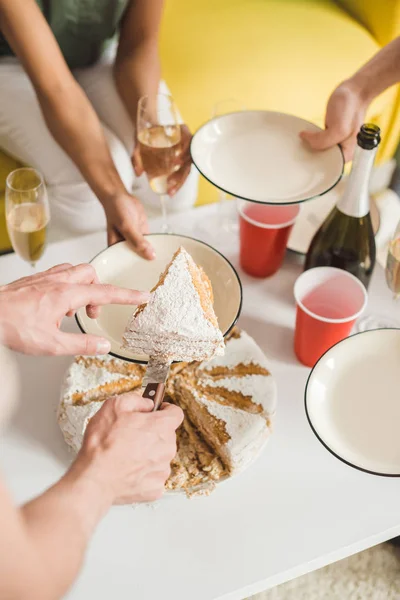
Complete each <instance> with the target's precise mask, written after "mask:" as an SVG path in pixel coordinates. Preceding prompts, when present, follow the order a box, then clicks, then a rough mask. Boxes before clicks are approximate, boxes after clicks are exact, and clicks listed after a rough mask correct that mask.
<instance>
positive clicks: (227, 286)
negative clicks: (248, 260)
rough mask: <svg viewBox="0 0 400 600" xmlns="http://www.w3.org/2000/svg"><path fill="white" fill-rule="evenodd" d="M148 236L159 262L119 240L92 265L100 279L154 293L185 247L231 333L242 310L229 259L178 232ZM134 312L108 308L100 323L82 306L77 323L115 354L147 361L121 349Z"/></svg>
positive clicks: (224, 329) (225, 329) (222, 324)
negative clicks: (106, 342)
mask: <svg viewBox="0 0 400 600" xmlns="http://www.w3.org/2000/svg"><path fill="white" fill-rule="evenodd" d="M147 237H148V238H149V239H150V241H151V243H152V245H153V247H154V250H155V251H156V255H157V258H156V259H155V260H152V261H148V260H144V259H143V258H140V257H139V256H138V255H137V254H135V253H134V252H133V250H131V248H130V247H129V246H128V244H127V243H126V242H119V243H118V244H114V245H113V246H110V247H109V248H106V249H105V250H103V252H100V254H98V255H97V256H96V257H95V258H94V259H93V260H92V261H91V264H92V265H93V266H94V268H95V269H96V272H97V275H98V277H99V279H100V281H101V282H102V283H111V284H113V285H118V286H120V287H126V288H131V289H137V290H141V291H147V290H151V289H152V288H153V287H154V285H155V284H156V283H157V282H158V279H159V277H160V274H161V273H162V272H163V271H164V269H165V267H166V266H167V264H168V263H169V262H170V260H171V258H172V256H173V254H174V253H175V252H176V250H178V248H179V247H180V246H183V247H184V248H185V249H186V250H187V251H188V252H189V254H191V256H192V257H193V260H194V261H195V262H196V263H197V264H198V265H200V266H201V267H203V269H204V271H205V273H206V274H207V275H208V277H209V279H210V281H211V285H212V288H213V293H214V309H215V313H216V315H217V318H218V323H219V326H220V329H221V331H222V333H223V334H224V335H225V334H226V333H228V331H229V330H230V329H232V327H233V325H234V324H235V323H236V321H237V319H238V317H239V314H240V310H241V307H242V286H241V283H240V279H239V276H238V274H237V273H236V271H235V269H234V268H233V266H232V265H231V263H230V262H229V261H228V259H227V258H225V256H223V255H222V254H220V253H219V252H218V251H217V250H215V249H214V248H212V247H211V246H209V245H208V244H205V243H204V242H200V241H199V240H195V239H193V238H190V237H186V236H181V235H174V234H151V235H149V236H147ZM133 310H134V308H133V307H132V306H117V305H115V306H103V308H102V309H101V313H100V316H99V317H98V318H97V319H89V317H88V316H87V314H86V310H85V309H84V308H82V309H80V310H79V311H78V312H77V314H76V320H77V323H78V325H79V327H80V329H81V330H82V331H83V332H85V333H91V334H94V335H99V336H102V337H105V338H107V339H108V340H110V342H111V352H110V354H111V355H112V356H115V357H117V358H121V359H123V360H128V361H130V362H147V361H148V357H147V356H142V355H137V354H133V353H132V352H129V351H128V350H125V349H123V348H122V346H121V344H122V335H123V333H124V330H125V327H126V325H127V323H128V320H129V318H130V316H131V315H132V312H133Z"/></svg>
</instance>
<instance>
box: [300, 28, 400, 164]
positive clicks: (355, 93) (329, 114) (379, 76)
mask: <svg viewBox="0 0 400 600" xmlns="http://www.w3.org/2000/svg"><path fill="white" fill-rule="evenodd" d="M399 81H400V37H398V38H396V39H395V40H393V41H392V42H391V43H390V44H388V45H387V46H385V47H384V48H382V50H380V51H379V52H378V53H377V54H376V55H375V56H374V57H373V58H372V59H371V60H370V61H368V62H367V63H366V64H365V65H364V66H363V67H361V69H359V70H358V71H357V72H356V73H355V74H354V75H353V76H352V77H350V79H347V80H346V81H344V82H343V83H341V84H340V85H339V86H338V87H337V88H336V89H335V90H334V92H333V93H332V95H331V97H330V98H329V101H328V105H327V109H326V117H325V130H324V131H322V132H318V133H310V132H302V133H301V137H302V138H303V139H304V140H306V141H307V142H308V143H309V144H310V146H311V147H312V148H313V149H315V150H325V149H326V148H330V147H331V146H334V145H335V144H340V145H341V146H342V149H343V152H344V156H345V159H346V161H347V160H350V159H351V158H352V156H353V152H354V148H355V144H356V136H357V133H358V131H359V128H360V126H361V125H362V123H363V122H364V119H365V114H366V111H367V109H368V106H369V105H370V103H371V102H372V100H373V99H374V98H375V97H376V96H378V95H379V94H381V93H382V92H383V91H384V90H386V89H387V88H388V87H390V86H392V85H395V84H396V83H398V82H399Z"/></svg>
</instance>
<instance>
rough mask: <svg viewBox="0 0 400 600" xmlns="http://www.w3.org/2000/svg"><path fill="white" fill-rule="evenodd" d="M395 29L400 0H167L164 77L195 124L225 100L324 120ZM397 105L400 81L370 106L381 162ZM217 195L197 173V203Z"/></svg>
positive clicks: (396, 120)
mask: <svg viewBox="0 0 400 600" xmlns="http://www.w3.org/2000/svg"><path fill="white" fill-rule="evenodd" d="M397 35H400V1H399V0H340V1H337V2H335V1H334V0H167V2H166V8H165V14H164V19H163V25H162V35H161V58H162V67H163V77H164V78H165V80H166V81H167V82H168V85H169V87H170V90H171V93H172V95H173V96H174V97H175V99H176V100H177V102H178V105H179V107H180V109H181V112H182V114H183V117H184V118H185V120H186V121H187V123H188V124H189V126H190V127H191V128H192V130H196V129H197V128H198V127H199V126H200V125H201V124H202V123H204V122H205V121H206V120H208V119H209V118H210V115H211V111H212V107H213V104H215V103H216V102H218V101H220V100H223V99H227V98H236V99H238V100H239V101H240V102H241V103H242V104H243V105H244V106H246V107H247V108H257V109H268V110H277V111H282V112H288V113H292V114H295V115H298V116H300V117H303V118H305V119H308V120H310V121H313V122H315V123H317V124H319V125H320V126H323V122H324V114H325V106H326V101H327V99H328V96H329V94H330V93H331V91H332V90H333V89H334V88H335V86H336V85H337V84H338V83H339V82H340V81H342V80H343V79H345V78H347V77H349V76H350V75H351V74H352V73H354V71H356V70H357V69H358V68H359V67H360V66H361V65H362V64H364V63H365V62H366V61H367V60H368V59H369V58H370V57H371V56H372V55H373V54H375V53H376V52H377V51H378V50H379V49H380V48H381V47H382V46H384V45H385V44H387V43H388V42H390V41H391V40H392V39H393V38H395V37H396V36H397ZM399 107H400V94H399V89H398V87H393V88H392V89H390V90H387V91H386V92H385V93H384V94H382V96H381V97H379V98H377V100H376V101H375V102H374V103H373V105H372V106H371V110H370V113H369V118H370V119H372V120H373V121H374V122H376V123H377V124H378V125H379V126H380V127H381V128H382V133H383V139H382V144H381V148H380V151H379V155H378V161H380V162H382V161H384V160H387V159H389V158H391V157H392V156H393V154H394V152H395V150H396V147H397V144H398V142H399V137H400V110H399ZM216 195H217V192H216V190H215V189H212V187H211V185H210V184H208V183H207V182H206V181H205V180H202V181H201V184H200V193H199V202H201V203H203V202H209V201H212V200H215V199H216Z"/></svg>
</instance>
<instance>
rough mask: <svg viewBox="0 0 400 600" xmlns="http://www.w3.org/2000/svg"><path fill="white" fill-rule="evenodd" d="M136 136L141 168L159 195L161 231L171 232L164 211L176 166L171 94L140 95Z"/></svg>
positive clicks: (176, 119) (178, 132) (177, 144)
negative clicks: (170, 178)
mask: <svg viewBox="0 0 400 600" xmlns="http://www.w3.org/2000/svg"><path fill="white" fill-rule="evenodd" d="M137 137H138V142H139V148H140V157H141V160H142V164H143V169H144V171H145V172H146V175H147V178H148V180H149V184H150V187H151V189H152V190H153V191H154V192H155V193H156V194H158V195H159V196H160V202H161V213H162V227H161V231H162V232H163V233H170V232H171V230H170V227H169V224H168V215H167V202H168V197H169V196H168V192H167V190H168V177H169V176H170V175H171V174H172V173H174V171H177V170H178V169H179V165H178V164H177V158H178V156H179V152H180V141H181V127H180V119H179V113H178V110H177V107H176V105H175V102H174V100H173V98H172V96H169V95H168V94H157V96H156V97H155V99H153V98H151V97H150V96H143V97H142V98H140V100H139V103H138V112H137Z"/></svg>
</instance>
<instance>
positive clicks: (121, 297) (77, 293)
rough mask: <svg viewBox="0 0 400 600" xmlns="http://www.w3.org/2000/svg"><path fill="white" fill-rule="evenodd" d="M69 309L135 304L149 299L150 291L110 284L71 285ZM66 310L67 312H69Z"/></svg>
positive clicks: (68, 296) (68, 292)
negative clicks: (89, 305)
mask: <svg viewBox="0 0 400 600" xmlns="http://www.w3.org/2000/svg"><path fill="white" fill-rule="evenodd" d="M67 298H68V306H67V311H68V310H76V309H77V308H81V307H82V306H87V305H88V304H95V305H98V306H104V305H106V304H123V305H134V306H138V305H139V304H144V303H146V302H148V301H149V298H150V294H149V293H148V292H138V291H136V290H129V289H126V288H120V287H116V286H113V285H108V284H95V283H94V284H92V285H84V284H80V285H71V286H68V289H67ZM67 311H66V312H67Z"/></svg>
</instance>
